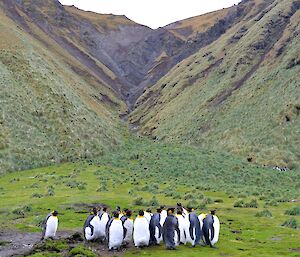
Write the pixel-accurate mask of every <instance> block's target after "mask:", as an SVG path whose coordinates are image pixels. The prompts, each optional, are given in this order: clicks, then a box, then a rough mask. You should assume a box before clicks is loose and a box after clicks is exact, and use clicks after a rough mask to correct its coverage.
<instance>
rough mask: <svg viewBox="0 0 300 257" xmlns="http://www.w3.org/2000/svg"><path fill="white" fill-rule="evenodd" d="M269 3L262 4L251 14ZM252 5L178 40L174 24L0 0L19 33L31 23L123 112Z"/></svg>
mask: <svg viewBox="0 0 300 257" xmlns="http://www.w3.org/2000/svg"><path fill="white" fill-rule="evenodd" d="M269 2H270V1H265V3H262V4H261V6H260V7H259V8H258V9H257V11H261V9H263V8H265V6H267V5H268V4H269ZM254 5H255V4H254V2H253V1H243V2H242V3H241V4H240V5H238V6H234V7H232V8H230V9H228V12H227V13H226V16H224V17H222V18H221V19H215V21H214V23H212V24H210V25H209V26H208V28H207V29H206V30H205V31H199V32H198V31H197V32H196V33H195V31H194V30H193V29H192V28H190V27H188V28H182V29H180V33H181V34H182V35H184V34H186V35H188V34H191V33H194V34H195V36H193V37H190V38H188V39H184V38H181V37H180V36H177V35H176V34H174V33H173V32H172V31H173V30H174V29H176V25H175V24H173V25H169V26H167V27H166V28H159V29H157V30H152V29H150V28H148V27H146V26H142V25H139V24H136V23H134V22H132V21H130V20H128V19H127V18H126V17H125V16H114V15H100V14H95V13H91V12H84V11H81V10H79V9H77V8H76V7H74V6H73V7H65V6H62V5H61V4H60V3H59V1H58V0H46V1H37V0H13V1H11V0H5V1H4V9H5V10H6V13H7V14H8V15H9V16H10V17H11V18H12V19H14V20H15V21H17V22H18V24H19V25H20V26H22V28H23V29H25V30H27V31H28V32H29V33H30V31H31V28H30V26H32V24H35V25H36V26H38V27H39V28H40V29H42V30H43V31H44V33H46V34H47V35H48V36H50V37H51V38H52V39H54V40H55V41H56V42H57V43H58V44H60V45H61V46H63V47H64V48H65V49H66V50H67V51H68V52H69V53H70V54H71V55H73V56H75V58H76V59H78V60H79V61H80V62H82V63H84V64H85V65H86V66H87V69H88V70H90V71H91V73H92V74H93V76H96V77H97V79H99V80H100V81H103V82H104V83H105V84H107V86H108V87H111V88H113V89H114V90H115V92H116V93H117V94H118V95H119V97H121V98H122V99H123V100H124V101H126V103H127V105H128V108H129V110H131V109H132V108H133V106H134V104H135V102H136V99H137V98H138V97H139V96H140V95H141V94H142V93H143V91H144V89H145V88H146V87H150V86H152V85H153V84H155V83H156V82H157V81H158V80H159V79H160V78H161V77H162V76H164V75H165V74H166V73H167V72H168V71H169V70H170V69H171V68H172V67H174V66H175V65H176V64H177V63H178V62H180V61H182V60H183V59H185V58H187V57H188V56H190V55H191V54H193V53H195V52H197V51H198V50H199V49H200V48H202V47H204V46H206V45H208V44H210V43H211V42H213V41H215V40H216V39H217V38H219V37H220V36H221V35H222V34H224V33H225V32H226V31H227V30H228V29H229V28H230V27H232V26H233V25H234V24H235V23H237V22H238V21H240V20H241V19H243V18H245V17H246V16H247V14H248V13H249V12H250V10H251V8H253V6H254ZM215 15H217V16H218V12H216V14H215ZM253 15H254V14H253ZM24 17H25V18H24ZM198 19H199V18H198ZM200 19H201V16H200ZM203 19H205V16H204V17H203ZM31 23H32V24H31ZM33 36H36V35H33ZM40 40H41V39H40ZM44 43H45V44H47V42H44ZM105 69H109V70H110V71H111V72H112V73H113V74H114V76H113V78H112V77H109V76H107V72H105Z"/></svg>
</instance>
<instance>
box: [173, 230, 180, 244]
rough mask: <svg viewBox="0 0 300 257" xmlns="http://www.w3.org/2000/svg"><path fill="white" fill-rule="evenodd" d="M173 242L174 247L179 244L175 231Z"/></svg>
mask: <svg viewBox="0 0 300 257" xmlns="http://www.w3.org/2000/svg"><path fill="white" fill-rule="evenodd" d="M174 242H175V246H178V245H179V243H180V241H179V237H178V233H177V231H175V234H174Z"/></svg>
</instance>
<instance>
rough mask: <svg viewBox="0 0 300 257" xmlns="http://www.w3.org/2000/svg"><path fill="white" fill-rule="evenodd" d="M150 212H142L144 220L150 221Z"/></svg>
mask: <svg viewBox="0 0 300 257" xmlns="http://www.w3.org/2000/svg"><path fill="white" fill-rule="evenodd" d="M151 216H152V215H151V213H149V212H145V213H144V217H145V218H146V220H147V221H148V223H150V220H151Z"/></svg>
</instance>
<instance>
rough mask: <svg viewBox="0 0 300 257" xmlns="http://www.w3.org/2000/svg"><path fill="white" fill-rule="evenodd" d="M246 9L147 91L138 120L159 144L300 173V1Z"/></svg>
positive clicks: (137, 111)
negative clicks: (197, 149)
mask: <svg viewBox="0 0 300 257" xmlns="http://www.w3.org/2000/svg"><path fill="white" fill-rule="evenodd" d="M244 3H245V4H249V5H253V6H254V7H255V8H252V10H251V12H250V13H248V14H247V15H246V16H245V17H244V18H243V19H241V20H240V22H238V23H236V24H235V25H234V26H232V28H231V29H229V30H228V31H227V32H226V33H225V34H223V35H222V36H221V37H219V38H218V39H217V40H215V41H214V42H213V43H211V44H210V45H208V46H206V47H204V48H202V49H201V50H200V51H198V52H197V53H196V54H194V55H192V56H190V57H188V58H186V59H185V60H184V61H182V62H181V63H180V64H179V65H177V66H176V67H175V68H173V69H172V70H171V71H170V72H169V73H168V74H167V75H166V76H164V77H163V78H162V79H160V80H159V81H158V82H157V83H156V85H154V86H153V87H151V88H150V89H148V90H146V92H145V93H144V94H143V95H142V96H141V97H140V98H139V99H138V102H137V108H136V109H135V111H134V112H133V113H132V114H131V117H130V121H131V123H132V124H133V126H134V127H135V128H136V129H139V130H140V131H141V132H142V133H143V134H144V135H149V136H151V137H153V138H156V139H159V140H161V139H164V140H167V141H172V142H188V143H191V144H195V145H197V146H200V147H204V148H210V149H214V150H218V151H220V150H221V151H224V150H225V151H230V152H232V153H235V154H239V155H242V156H244V158H245V159H246V158H247V159H248V161H252V162H259V163H264V164H266V165H270V166H271V165H272V166H273V165H279V166H288V167H290V168H299V157H300V156H299V150H300V149H299V145H300V141H299V139H300V137H299V132H300V131H299V129H300V118H299V114H300V111H299V110H300V99H299V96H300V85H299V73H300V66H299V63H300V62H299V52H300V44H299V42H300V41H299V32H300V1H298V0H288V1H281V0H277V1H244ZM261 5H264V8H263V9H262V10H261V7H260V6H261ZM175 25H176V24H175ZM181 26H182V25H181ZM180 29H181V28H180ZM180 31H181V30H180ZM176 33H178V31H177V32H176ZM184 36H187V37H188V36H189V34H185V35H184Z"/></svg>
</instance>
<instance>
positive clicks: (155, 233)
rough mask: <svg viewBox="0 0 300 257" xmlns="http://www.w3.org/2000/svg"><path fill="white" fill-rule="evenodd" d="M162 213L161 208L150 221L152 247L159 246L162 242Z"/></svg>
mask: <svg viewBox="0 0 300 257" xmlns="http://www.w3.org/2000/svg"><path fill="white" fill-rule="evenodd" d="M161 211H162V210H161V209H160V208H159V209H157V212H156V213H154V214H153V215H152V217H151V220H150V224H149V230H150V244H151V245H159V244H160V242H161V241H162V226H161V224H160V219H161Z"/></svg>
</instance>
